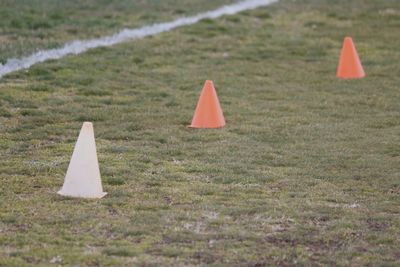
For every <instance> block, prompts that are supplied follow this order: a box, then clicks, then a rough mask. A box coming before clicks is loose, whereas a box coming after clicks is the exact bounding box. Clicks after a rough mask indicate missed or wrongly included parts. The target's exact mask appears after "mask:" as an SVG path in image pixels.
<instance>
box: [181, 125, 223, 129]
mask: <svg viewBox="0 0 400 267" xmlns="http://www.w3.org/2000/svg"><path fill="white" fill-rule="evenodd" d="M187 127H188V128H193V129H220V128H224V127H225V124H224V125H221V126H213V127H205V126H196V125H188V126H187Z"/></svg>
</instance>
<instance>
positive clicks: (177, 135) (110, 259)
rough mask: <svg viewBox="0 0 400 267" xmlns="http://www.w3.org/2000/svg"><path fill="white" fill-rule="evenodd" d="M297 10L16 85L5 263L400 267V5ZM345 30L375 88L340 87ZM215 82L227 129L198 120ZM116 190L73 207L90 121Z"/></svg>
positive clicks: (5, 179)
mask: <svg viewBox="0 0 400 267" xmlns="http://www.w3.org/2000/svg"><path fill="white" fill-rule="evenodd" d="M334 2H335V3H334V4H332V1H328V0H319V1H316V0H315V1H314V0H302V1H289V0H283V1H281V2H280V3H278V4H276V5H274V6H272V7H269V8H261V9H257V10H254V11H248V12H244V13H241V14H238V15H234V16H226V17H224V18H221V19H218V20H216V21H211V20H206V21H203V22H201V23H199V24H196V25H193V26H191V27H185V28H181V29H178V30H175V31H173V32H169V33H163V34H160V35H157V36H154V37H151V38H145V39H143V40H137V41H135V42H131V43H125V44H121V45H117V46H115V47H111V48H100V49H94V50H91V51H89V52H88V53H85V54H83V55H80V56H76V57H73V56H71V57H67V58H65V59H62V60H58V61H49V62H47V63H44V64H39V65H35V66H34V67H33V68H31V69H30V70H28V71H21V72H16V73H13V74H10V75H8V76H6V77H5V78H3V79H2V81H1V83H0V104H1V108H0V149H1V151H2V153H1V154H0V173H1V174H0V196H1V201H0V232H1V235H0V255H1V256H0V265H5V266H31V265H34V264H38V265H52V264H61V265H77V264H79V265H88V266H99V265H100V266H121V265H162V266H188V265H215V266H221V265H223V266H243V265H248V266H265V265H281V266H292V265H305V266H309V265H339V266H344V265H346V266H348V265H352V266H398V265H399V262H400V254H399V249H398V244H399V241H400V235H399V232H400V215H399V212H400V210H399V205H400V171H399V157H400V145H399V144H400V135H399V130H400V126H399V125H400V116H399V115H400V106H399V102H400V93H399V84H400V78H399V76H398V73H400V66H399V64H398V62H399V60H400V52H399V49H398V48H399V46H400V37H399V36H398V35H396V34H395V32H396V30H397V29H398V27H399V26H400V19H399V14H400V13H399V12H400V3H398V2H397V1H389V0H387V1H374V0H363V1H361V0H353V1H350V2H349V1H345V0H337V1H334ZM345 35H352V36H353V37H354V40H355V42H356V45H357V48H358V50H359V54H360V56H361V58H362V61H363V63H364V67H365V70H366V72H367V74H368V77H367V78H365V79H362V80H349V81H342V80H338V79H336V78H335V70H336V64H337V61H338V53H339V50H340V48H341V43H342V40H343V37H344V36H345ZM206 79H212V80H214V82H215V84H216V87H217V90H218V94H219V97H220V100H221V105H222V107H223V109H224V112H225V116H226V120H227V123H228V124H227V127H225V128H223V129H218V130H194V129H188V128H187V127H186V126H187V125H188V124H189V123H190V120H191V116H192V114H193V111H194V108H195V105H196V101H197V98H198V96H199V93H200V90H201V87H202V85H203V82H204V80H206ZM85 120H90V121H93V122H94V126H95V133H96V138H97V139H96V141H97V146H98V154H99V161H100V166H101V172H102V177H103V184H104V189H105V191H106V192H108V193H109V195H107V197H106V198H104V199H102V200H97V201H89V200H81V199H69V198H63V197H60V196H58V195H56V194H55V192H56V191H57V190H58V189H59V188H60V187H61V186H62V183H63V178H64V175H65V172H66V168H67V165H68V162H69V159H70V156H71V153H72V149H73V146H74V143H75V141H76V138H77V135H78V132H79V129H80V127H81V124H82V122H83V121H85Z"/></svg>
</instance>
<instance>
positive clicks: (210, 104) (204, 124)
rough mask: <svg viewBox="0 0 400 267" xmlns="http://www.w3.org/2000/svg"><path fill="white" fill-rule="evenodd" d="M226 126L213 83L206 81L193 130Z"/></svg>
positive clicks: (193, 122) (194, 118) (192, 125)
mask: <svg viewBox="0 0 400 267" xmlns="http://www.w3.org/2000/svg"><path fill="white" fill-rule="evenodd" d="M224 126H225V119H224V114H223V113H222V109H221V106H220V104H219V100H218V96H217V92H216V91H215V88H214V84H213V82H212V81H206V83H205V84H204V87H203V91H202V92H201V94H200V99H199V102H198V103H197V107H196V111H195V112H194V116H193V119H192V124H191V125H190V126H189V127H192V128H221V127H224Z"/></svg>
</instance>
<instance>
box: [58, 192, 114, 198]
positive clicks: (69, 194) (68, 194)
mask: <svg viewBox="0 0 400 267" xmlns="http://www.w3.org/2000/svg"><path fill="white" fill-rule="evenodd" d="M57 194H59V195H61V196H64V197H75V198H92V199H99V198H103V197H105V196H106V195H107V193H106V192H101V193H99V194H97V195H96V196H82V195H76V194H71V193H66V192H63V191H62V190H60V191H58V192H57Z"/></svg>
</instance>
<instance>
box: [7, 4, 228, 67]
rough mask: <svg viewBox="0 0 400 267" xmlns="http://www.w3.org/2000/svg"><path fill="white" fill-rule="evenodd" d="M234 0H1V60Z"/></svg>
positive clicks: (162, 20)
mask: <svg viewBox="0 0 400 267" xmlns="http://www.w3.org/2000/svg"><path fill="white" fill-rule="evenodd" d="M233 2H234V0H213V1H202V0H162V1H159V0H134V1H132V0H68V1H64V0H2V1H1V3H0V63H3V64H4V63H5V62H6V60H7V59H8V58H11V57H20V56H26V55H29V54H31V53H32V52H34V51H36V50H38V49H48V48H55V47H59V46H61V45H62V44H64V43H65V42H67V41H72V40H75V39H78V38H82V39H88V38H96V37H99V36H102V35H104V34H113V33H115V32H116V31H118V30H121V29H122V28H124V27H127V28H135V27H140V26H143V25H148V24H152V23H157V22H164V21H168V20H172V19H175V18H178V17H181V16H183V15H192V14H195V13H197V12H200V11H205V10H208V9H213V8H216V7H219V6H221V5H223V4H230V3H233Z"/></svg>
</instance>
